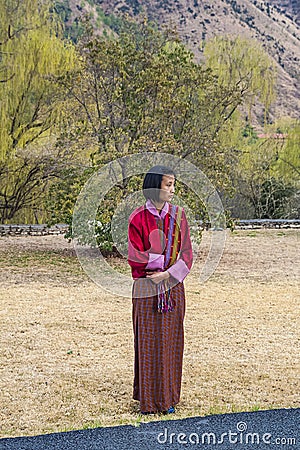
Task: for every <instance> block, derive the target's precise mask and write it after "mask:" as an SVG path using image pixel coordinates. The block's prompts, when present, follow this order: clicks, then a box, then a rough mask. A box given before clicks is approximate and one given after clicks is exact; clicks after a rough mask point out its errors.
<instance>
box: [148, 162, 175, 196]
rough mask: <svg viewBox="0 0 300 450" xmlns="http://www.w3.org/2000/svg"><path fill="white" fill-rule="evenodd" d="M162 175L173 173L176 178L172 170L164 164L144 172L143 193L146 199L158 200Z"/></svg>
mask: <svg viewBox="0 0 300 450" xmlns="http://www.w3.org/2000/svg"><path fill="white" fill-rule="evenodd" d="M163 175H174V177H175V178H176V175H175V172H174V170H173V169H171V168H170V167H166V166H154V167H152V168H151V169H150V170H149V171H148V172H147V173H146V175H145V178H144V182H143V194H144V197H145V198H146V199H147V200H154V201H155V202H158V201H159V189H160V188H161V182H162V178H163Z"/></svg>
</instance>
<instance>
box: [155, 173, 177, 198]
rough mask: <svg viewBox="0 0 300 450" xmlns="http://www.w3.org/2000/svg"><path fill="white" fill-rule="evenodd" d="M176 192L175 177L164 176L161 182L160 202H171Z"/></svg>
mask: <svg viewBox="0 0 300 450" xmlns="http://www.w3.org/2000/svg"><path fill="white" fill-rule="evenodd" d="M174 192H175V177H174V175H163V177H162V180H161V188H160V193H159V200H160V201H161V202H169V201H170V200H171V199H172V197H173V195H174Z"/></svg>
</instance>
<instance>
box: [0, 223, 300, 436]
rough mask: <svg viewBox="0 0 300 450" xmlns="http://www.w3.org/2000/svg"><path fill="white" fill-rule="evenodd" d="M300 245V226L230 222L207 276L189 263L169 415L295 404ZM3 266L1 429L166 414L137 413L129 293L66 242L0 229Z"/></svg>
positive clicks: (33, 430)
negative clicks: (108, 287)
mask: <svg viewBox="0 0 300 450" xmlns="http://www.w3.org/2000/svg"><path fill="white" fill-rule="evenodd" d="M208 235H209V233H208V232H206V233H205V234H204V236H203V241H202V244H201V247H200V250H201V260H203V259H204V258H205V255H206V254H207V251H208V242H209V236H208ZM299 243H300V230H257V231H246V230H240V231H235V232H233V233H231V232H230V231H227V240H226V247H225V251H224V253H223V256H222V259H221V261H220V264H219V266H218V268H217V270H216V271H215V273H214V274H213V275H212V276H211V277H210V279H209V280H208V281H206V282H205V283H202V284H200V283H199V282H198V276H199V267H198V264H200V263H196V264H195V265H194V267H193V270H192V272H191V274H190V275H189V276H188V277H187V279H186V281H185V288H186V297H187V311H186V318H185V354H184V373H183V380H182V381H183V384H182V397H181V402H180V404H179V405H178V407H177V410H176V414H175V415H174V416H172V419H173V418H174V419H177V418H182V417H188V416H195V415H197V416H198V415H207V414H212V413H214V414H215V413H225V412H236V411H251V410H257V409H271V408H295V407H299V406H300V399H299V392H300V389H299V372H300V368H299V347H300V339H299V317H300V314H299V281H300V252H299ZM114 264H115V265H119V266H120V267H121V268H122V270H127V266H126V263H124V262H122V261H121V260H114ZM0 267H1V272H0V303H1V307H0V309H1V317H0V326H1V331H0V371H1V376H0V403H1V410H0V423H1V435H0V436H1V437H5V436H20V435H34V434H40V433H48V432H54V431H62V430H70V429H81V428H87V427H94V426H108V425H117V424H125V423H138V422H140V421H141V420H143V421H149V420H157V419H158V418H161V419H165V418H168V419H170V417H168V416H162V417H159V416H147V417H146V418H145V417H142V416H140V415H139V404H138V402H135V401H134V400H132V378H133V334H132V325H131V301H130V299H127V298H123V297H116V296H114V295H112V294H110V293H108V292H105V291H103V289H101V288H100V287H99V286H97V285H95V284H94V283H93V282H92V281H91V280H90V279H89V278H88V277H87V276H86V275H85V273H84V272H83V270H82V269H81V267H80V265H79V263H78V261H77V259H76V256H75V255H74V252H73V250H72V244H70V243H68V242H67V241H66V240H65V239H64V238H63V237H62V236H59V237H52V236H46V237H14V238H12V237H8V238H0Z"/></svg>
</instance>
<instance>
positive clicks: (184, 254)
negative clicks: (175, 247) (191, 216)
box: [168, 209, 193, 282]
mask: <svg viewBox="0 0 300 450" xmlns="http://www.w3.org/2000/svg"><path fill="white" fill-rule="evenodd" d="M180 234H181V247H180V252H179V257H178V259H177V261H176V262H175V263H174V264H173V265H172V266H171V267H169V268H168V272H169V273H170V275H171V276H172V277H174V278H175V279H176V280H178V281H179V282H182V281H183V280H184V279H185V277H186V276H187V275H188V274H189V273H190V270H191V267H192V264H193V250H192V243H191V238H190V230H189V225H188V221H187V218H186V215H185V212H184V209H182V219H181V224H180Z"/></svg>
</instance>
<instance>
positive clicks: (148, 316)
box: [132, 278, 185, 412]
mask: <svg viewBox="0 0 300 450" xmlns="http://www.w3.org/2000/svg"><path fill="white" fill-rule="evenodd" d="M171 295H172V298H173V300H174V302H175V308H174V310H173V311H171V312H167V313H160V312H158V311H157V302H158V299H157V295H156V285H155V284H154V283H153V282H152V281H151V280H149V279H146V278H139V279H137V280H136V281H135V282H134V285H133V295H132V302H133V310H132V318H133V332H134V352H135V355H134V356H135V358H134V383H133V398H134V399H135V400H139V401H140V408H141V411H143V412H161V411H166V410H167V409H168V408H170V406H175V405H176V404H177V403H178V402H179V399H180V389H181V377H182V359H183V347H184V330H183V321H184V314H185V292H184V285H183V283H178V284H177V285H176V286H174V287H172V289H171Z"/></svg>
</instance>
